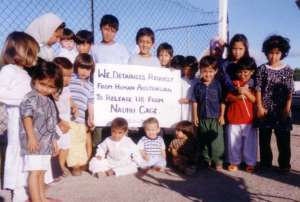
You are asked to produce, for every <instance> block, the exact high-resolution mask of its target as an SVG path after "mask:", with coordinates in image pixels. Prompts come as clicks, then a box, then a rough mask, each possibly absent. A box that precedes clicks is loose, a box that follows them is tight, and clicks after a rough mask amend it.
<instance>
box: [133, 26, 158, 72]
mask: <svg viewBox="0 0 300 202" xmlns="http://www.w3.org/2000/svg"><path fill="white" fill-rule="evenodd" d="M135 40H136V44H137V45H138V46H139V53H138V54H137V55H133V56H131V57H130V58H129V61H128V64H133V65H145V66H152V67H160V63H159V60H158V59H157V58H156V57H153V56H152V55H151V48H152V47H153V45H154V42H155V37H154V32H153V31H152V29H151V28H149V27H143V28H141V29H139V31H138V32H137V34H136V38H135Z"/></svg>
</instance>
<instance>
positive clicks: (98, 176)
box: [95, 172, 106, 179]
mask: <svg viewBox="0 0 300 202" xmlns="http://www.w3.org/2000/svg"><path fill="white" fill-rule="evenodd" d="M95 176H96V177H97V178H98V179H100V178H102V177H105V176H106V174H105V172H98V173H96V174H95Z"/></svg>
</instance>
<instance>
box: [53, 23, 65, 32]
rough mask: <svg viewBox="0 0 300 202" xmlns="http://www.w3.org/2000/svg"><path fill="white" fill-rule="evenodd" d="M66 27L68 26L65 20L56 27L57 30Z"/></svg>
mask: <svg viewBox="0 0 300 202" xmlns="http://www.w3.org/2000/svg"><path fill="white" fill-rule="evenodd" d="M65 27H66V23H64V22H63V23H61V24H60V25H59V26H58V27H57V28H56V30H55V31H57V30H60V29H65Z"/></svg>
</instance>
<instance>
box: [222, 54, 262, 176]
mask: <svg viewBox="0 0 300 202" xmlns="http://www.w3.org/2000/svg"><path fill="white" fill-rule="evenodd" d="M255 70H256V64H255V61H254V59H252V58H243V59H241V60H240V61H239V62H238V63H237V68H236V75H237V78H238V79H237V80H234V81H232V83H233V85H234V87H235V88H236V89H237V91H238V94H234V93H232V92H229V93H228V94H227V96H226V99H225V101H226V103H227V107H228V108H227V113H226V118H227V119H226V120H227V121H228V125H227V135H228V158H229V163H230V165H229V166H228V170H229V171H236V170H238V166H239V164H240V163H241V161H242V159H243V160H244V162H245V163H246V171H247V172H250V173H252V172H254V167H255V164H256V147H257V143H256V130H255V128H253V126H252V122H253V108H254V103H255V95H254V92H253V89H250V88H249V87H247V86H248V81H249V80H250V79H251V76H252V75H253V74H254V72H255ZM245 87H246V88H245Z"/></svg>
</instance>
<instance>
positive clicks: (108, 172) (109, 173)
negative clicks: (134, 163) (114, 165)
mask: <svg viewBox="0 0 300 202" xmlns="http://www.w3.org/2000/svg"><path fill="white" fill-rule="evenodd" d="M105 174H106V176H113V175H116V173H115V171H113V170H112V169H109V170H108V171H105Z"/></svg>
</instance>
